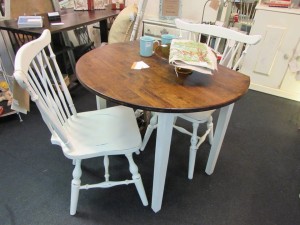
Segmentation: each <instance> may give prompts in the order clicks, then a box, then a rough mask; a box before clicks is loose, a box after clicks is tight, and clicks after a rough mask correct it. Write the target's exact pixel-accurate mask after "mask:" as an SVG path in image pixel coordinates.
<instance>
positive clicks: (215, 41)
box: [141, 19, 261, 179]
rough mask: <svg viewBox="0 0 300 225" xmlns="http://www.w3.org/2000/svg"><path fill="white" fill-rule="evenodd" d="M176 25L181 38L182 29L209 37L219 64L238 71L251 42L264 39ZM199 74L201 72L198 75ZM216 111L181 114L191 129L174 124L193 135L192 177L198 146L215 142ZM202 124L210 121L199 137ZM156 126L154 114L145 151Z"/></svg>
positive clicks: (204, 26) (214, 28) (192, 35)
mask: <svg viewBox="0 0 300 225" xmlns="http://www.w3.org/2000/svg"><path fill="white" fill-rule="evenodd" d="M175 24H176V27H177V28H179V29H180V37H179V38H181V37H182V35H181V33H182V31H188V32H189V39H193V40H196V41H201V40H203V39H204V40H206V41H205V42H206V43H207V44H208V45H209V46H211V48H213V49H214V51H216V52H218V55H219V56H220V58H221V59H220V62H219V63H220V64H221V65H223V66H226V67H228V68H231V69H233V70H237V69H239V68H240V67H241V65H242V61H243V58H244V56H245V54H246V53H247V51H248V49H249V47H250V46H251V45H255V44H257V43H258V42H259V40H260V39H261V36H260V35H251V36H250V35H246V34H243V33H240V32H237V31H234V30H231V29H228V28H224V27H219V26H215V25H207V24H192V23H187V22H185V21H183V20H180V19H175ZM199 76H200V75H199ZM214 111H215V110H209V111H204V112H198V113H185V114H179V115H178V117H180V118H182V119H184V120H186V121H189V122H191V123H192V127H193V130H192V132H189V131H188V130H186V129H185V128H183V127H179V126H177V125H176V124H175V123H174V128H175V129H176V130H178V131H180V132H182V133H184V134H188V135H190V136H191V145H190V156H189V170H188V178H189V179H192V178H193V174H194V167H195V160H196V153H197V150H198V148H199V146H200V145H201V144H202V143H203V142H204V140H205V139H206V137H207V136H208V137H209V142H210V144H211V143H212V141H213V122H212V113H213V112H214ZM201 123H207V130H206V132H205V133H204V134H202V135H201V136H198V134H197V133H198V127H199V124H201ZM156 127H157V115H156V114H155V113H154V115H153V116H152V118H151V120H150V124H149V126H148V127H147V131H146V133H145V136H144V140H143V143H142V146H141V150H142V151H143V150H144V148H145V146H146V144H147V142H148V140H149V138H150V135H151V133H152V131H153V129H155V128H156Z"/></svg>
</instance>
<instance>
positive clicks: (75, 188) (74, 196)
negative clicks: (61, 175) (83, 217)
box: [70, 159, 82, 215]
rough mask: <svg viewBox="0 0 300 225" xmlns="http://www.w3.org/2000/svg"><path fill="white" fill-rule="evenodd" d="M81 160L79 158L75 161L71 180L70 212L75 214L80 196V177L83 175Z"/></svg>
mask: <svg viewBox="0 0 300 225" xmlns="http://www.w3.org/2000/svg"><path fill="white" fill-rule="evenodd" d="M81 174H82V171H81V160H79V159H77V160H76V163H75V168H74V170H73V180H72V182H71V204H70V214H71V215H75V213H76V209H77V203H78V197H79V189H80V183H81V181H80V177H81Z"/></svg>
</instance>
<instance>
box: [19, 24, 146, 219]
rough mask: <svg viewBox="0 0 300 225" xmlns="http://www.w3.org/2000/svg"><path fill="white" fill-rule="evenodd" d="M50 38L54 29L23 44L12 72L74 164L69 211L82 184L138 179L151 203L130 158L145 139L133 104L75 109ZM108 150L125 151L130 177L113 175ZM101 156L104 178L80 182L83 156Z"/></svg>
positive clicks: (101, 185) (103, 185)
mask: <svg viewBox="0 0 300 225" xmlns="http://www.w3.org/2000/svg"><path fill="white" fill-rule="evenodd" d="M50 43H51V34H50V31H49V30H45V31H44V32H43V33H42V35H41V36H40V37H39V38H38V39H36V40H34V41H31V42H28V43H27V44H25V45H23V46H22V47H21V48H20V49H19V51H18V52H17V55H16V59H15V72H14V77H15V79H16V81H17V82H18V84H19V85H20V86H21V87H22V88H23V89H26V91H27V92H28V93H29V94H30V96H31V100H32V101H34V102H35V103H36V105H37V107H38V108H39V110H40V112H41V115H42V117H43V120H44V122H45V123H46V125H47V126H48V128H49V130H50V131H51V134H52V137H51V142H52V143H53V144H57V145H60V146H61V148H62V151H63V153H64V155H65V156H66V157H67V158H69V159H72V160H73V163H74V164H75V168H74V170H73V180H72V183H71V205H70V214H71V215H74V214H75V213H76V209H77V202H78V197H79V190H80V189H89V188H109V187H113V186H116V185H127V184H131V183H133V184H135V186H136V188H137V191H138V193H139V195H140V198H141V200H142V202H143V205H145V206H146V205H148V200H147V197H146V194H145V190H144V186H143V183H142V178H141V176H140V174H139V173H138V167H137V166H136V164H135V163H134V161H133V158H132V154H133V153H134V152H136V151H138V149H139V148H140V145H141V135H140V132H139V128H138V125H137V122H136V118H135V115H134V112H133V110H132V109H131V108H127V107H124V106H116V107H112V108H107V109H103V110H96V111H89V112H82V113H77V112H76V109H75V107H74V104H73V101H72V98H71V96H70V93H69V90H68V88H67V86H66V84H65V82H64V79H63V77H62V74H61V72H60V69H59V67H58V65H57V62H56V59H55V55H54V53H53V51H52V49H51V46H50ZM47 52H49V55H47ZM49 58H50V59H49ZM54 71H55V73H54ZM110 155H125V156H126V157H127V159H128V162H129V170H130V172H131V173H132V180H124V181H110V180H109V171H108V167H109V159H108V156H110ZM100 156H104V167H105V176H104V177H105V181H104V182H101V183H97V184H91V185H89V184H86V185H81V181H80V177H81V175H82V170H81V160H83V159H88V158H94V157H100Z"/></svg>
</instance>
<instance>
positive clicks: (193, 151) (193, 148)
mask: <svg viewBox="0 0 300 225" xmlns="http://www.w3.org/2000/svg"><path fill="white" fill-rule="evenodd" d="M198 127H199V124H198V123H193V135H192V138H191V146H190V156H189V171H188V178H189V179H193V176H194V168H195V161H196V154H197V150H198V148H197V142H198V136H197V131H198Z"/></svg>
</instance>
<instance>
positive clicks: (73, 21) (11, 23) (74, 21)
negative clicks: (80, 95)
mask: <svg viewBox="0 0 300 225" xmlns="http://www.w3.org/2000/svg"><path fill="white" fill-rule="evenodd" d="M119 12H120V10H112V9H111V7H109V6H108V7H107V8H106V9H105V10H93V11H74V10H73V9H68V10H62V11H61V12H60V15H61V22H62V23H63V24H62V25H51V23H50V22H49V20H48V16H47V14H46V13H43V14H39V15H41V16H43V23H44V24H43V27H42V28H18V23H17V19H11V20H4V21H0V30H6V31H7V32H9V36H10V39H11V41H12V42H15V43H12V45H13V49H14V51H15V52H16V51H17V50H18V48H19V47H20V45H22V44H24V43H25V42H26V41H28V39H30V38H32V37H33V38H36V37H38V36H40V35H41V34H42V32H43V30H44V29H49V30H50V32H51V34H57V33H61V34H62V36H63V40H64V44H65V46H67V47H70V46H71V43H70V39H69V36H68V34H67V31H69V30H73V29H75V28H78V27H81V26H84V25H90V24H93V23H97V22H99V23H100V35H101V41H104V42H107V40H108V30H107V19H108V18H111V17H116V16H117V15H118V14H119ZM16 35H22V37H21V38H19V40H12V39H13V38H12V37H15V38H14V39H17V37H16ZM29 36H31V37H29ZM16 42H19V43H16ZM14 45H15V46H14ZM68 56H69V59H70V63H71V67H72V69H73V70H75V58H74V54H73V51H72V49H71V48H70V49H69V50H68ZM73 72H75V71H73Z"/></svg>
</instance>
